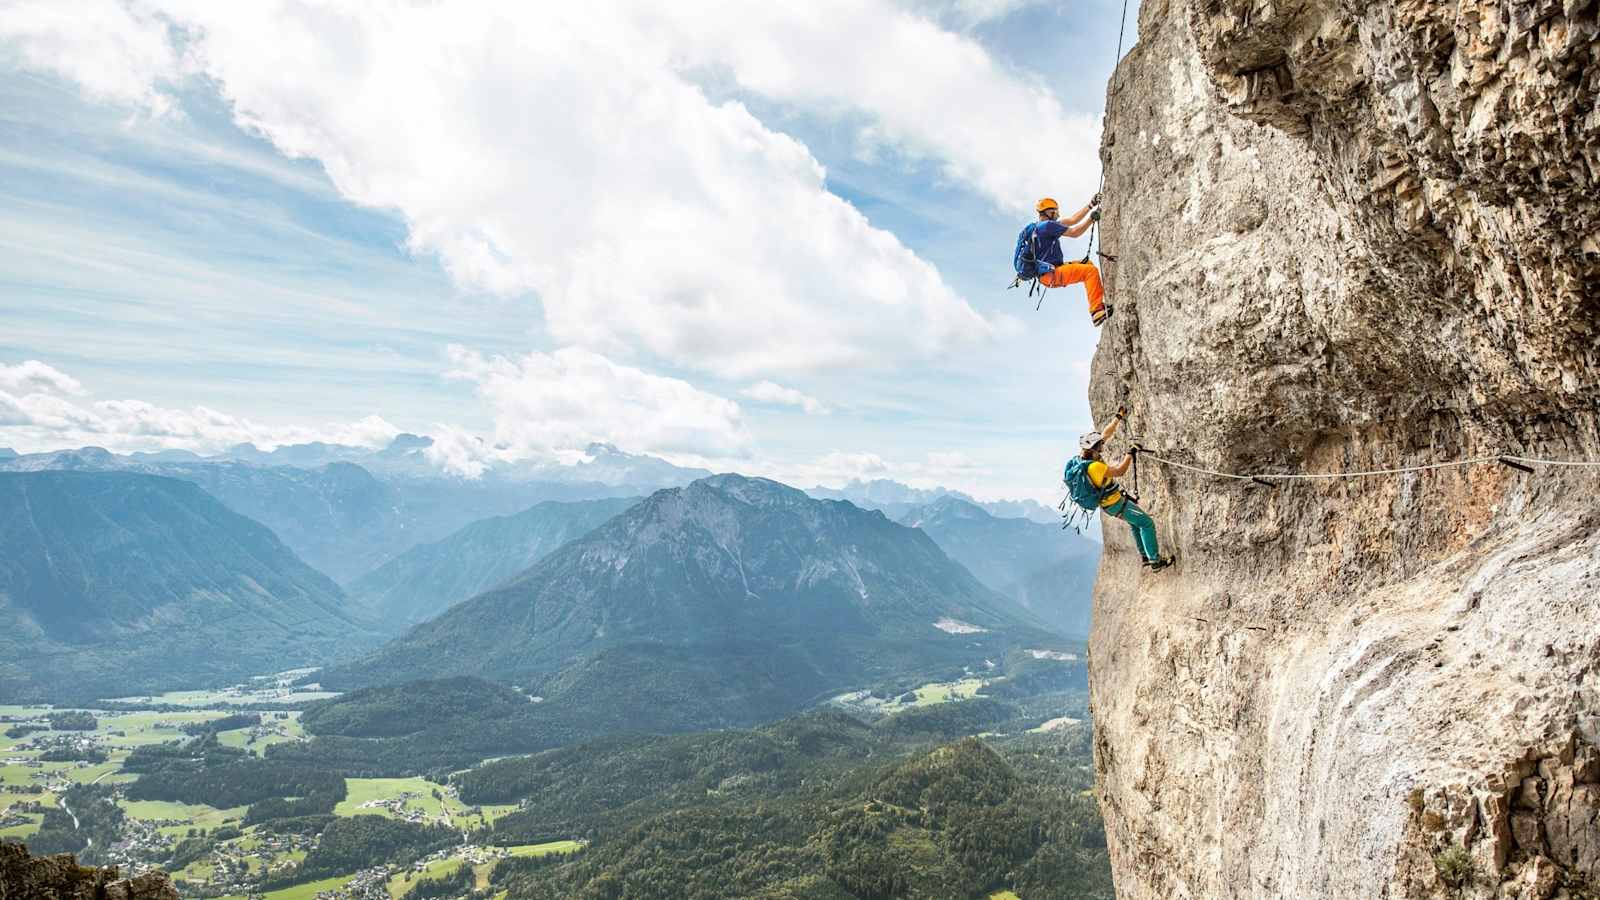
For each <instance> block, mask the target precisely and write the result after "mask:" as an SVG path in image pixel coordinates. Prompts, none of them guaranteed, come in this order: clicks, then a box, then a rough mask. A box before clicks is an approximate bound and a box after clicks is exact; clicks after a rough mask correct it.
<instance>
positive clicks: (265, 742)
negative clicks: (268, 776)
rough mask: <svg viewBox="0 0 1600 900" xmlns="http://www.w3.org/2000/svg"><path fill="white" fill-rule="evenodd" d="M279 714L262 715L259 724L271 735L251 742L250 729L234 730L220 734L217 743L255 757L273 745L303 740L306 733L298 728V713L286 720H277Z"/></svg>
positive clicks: (261, 736)
mask: <svg viewBox="0 0 1600 900" xmlns="http://www.w3.org/2000/svg"><path fill="white" fill-rule="evenodd" d="M278 715H280V714H279V713H263V714H262V719H261V724H262V726H264V727H266V728H271V729H274V731H273V733H271V734H265V735H259V736H257V737H256V738H255V741H254V742H253V743H252V742H251V732H252V731H254V730H255V729H252V728H235V729H234V730H232V731H224V732H220V733H219V734H218V735H217V742H218V743H220V744H222V745H223V746H224V747H237V748H239V749H241V750H249V751H251V752H252V753H254V754H256V755H257V756H260V755H262V754H263V753H265V752H266V750H267V748H268V747H271V746H272V745H273V744H287V743H289V742H291V741H301V740H305V737H306V732H305V729H304V728H301V727H300V713H298V712H291V713H289V714H288V717H287V718H284V719H280V718H278Z"/></svg>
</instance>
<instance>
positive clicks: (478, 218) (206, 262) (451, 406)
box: [0, 0, 1136, 500]
mask: <svg viewBox="0 0 1600 900" xmlns="http://www.w3.org/2000/svg"><path fill="white" fill-rule="evenodd" d="M1120 11H1121V5H1120V4H1119V3H1115V2H1109V0H1108V2H1101V0H1077V2H1068V3H1060V4H1047V3H1040V2H1034V0H928V2H911V0H851V2H814V3H807V4H771V5H767V6H759V5H756V4H749V3H732V2H713V0H683V2H674V3H671V4H660V3H627V2H610V0H590V2H587V3H583V4H547V3H526V2H491V0H481V2H480V0H463V2H453V3H442V2H424V0H408V2H400V0H394V2H387V0H359V2H358V0H348V2H342V0H260V2H254V3H250V4H233V3H228V4H219V3H216V2H214V0H0V322H4V323H5V324H4V327H3V328H0V447H11V448H14V449H16V450H18V451H20V452H37V451H42V450H51V449H59V448H64V447H76V446H84V445H95V446H102V447H107V448H109V449H112V450H115V451H131V450H153V449H161V448H185V449H191V450H196V451H198V452H202V453H206V452H215V451H218V450H221V449H223V448H225V447H227V446H230V445H232V444H236V443H241V442H244V441H251V442H254V443H256V444H257V445H258V446H261V447H263V448H271V447H273V446H278V445H281V444H286V443H297V442H303V441H308V440H328V441H335V442H340V443H350V444H359V445H364V446H374V447H376V446H382V445H383V444H385V443H386V442H387V441H388V440H390V439H392V438H393V436H394V435H396V434H398V433H401V432H413V433H421V434H428V435H431V436H433V437H434V438H435V440H436V444H435V446H434V448H433V451H432V453H433V459H434V461H435V462H436V463H437V464H438V465H439V466H440V468H441V470H443V471H446V472H449V473H452V474H456V475H459V476H461V477H473V476H475V475H477V474H478V473H481V472H482V471H483V470H484V468H485V467H486V466H489V465H492V464H494V463H495V462H497V461H508V460H514V459H528V458H538V459H553V460H561V461H566V462H572V461H575V460H576V459H578V458H580V457H581V456H582V452H583V448H584V447H586V446H587V445H588V444H589V443H590V442H592V441H604V442H609V443H612V444H615V445H616V446H618V447H621V448H622V449H624V450H628V451H631V452H639V453H650V454H654V455H658V456H663V457H665V458H668V459H671V460H673V461H676V462H680V463H684V464H694V465H702V466H706V467H708V468H712V469H716V470H720V471H740V472H746V473H749V474H758V475H767V476H770V477H775V478H778V479H780V480H783V481H786V482H789V483H791V484H796V485H800V486H811V485H813V484H830V485H837V484H840V483H842V482H843V481H845V480H848V479H851V478H893V479H896V480H899V481H903V482H906V483H909V484H913V485H916V486H921V487H931V486H935V485H939V486H946V487H950V488H956V489H961V490H964V491H967V492H969V493H971V494H973V495H975V496H978V497H980V498H986V499H992V498H1000V497H1012V498H1021V497H1029V498H1034V499H1040V500H1053V499H1054V498H1055V497H1056V496H1057V495H1058V494H1059V490H1058V485H1059V481H1060V466H1061V462H1062V460H1063V459H1064V458H1065V457H1066V455H1068V453H1069V452H1070V451H1071V449H1072V448H1073V447H1074V446H1075V444H1076V438H1077V435H1078V434H1079V433H1080V432H1082V431H1085V430H1088V429H1089V428H1090V427H1091V425H1090V423H1089V421H1088V415H1089V414H1088V409H1087V405H1086V400H1085V394H1086V388H1087V384H1086V379H1087V376H1088V369H1089V360H1090V358H1091V356H1092V354H1093V351H1094V346H1095V341H1096V337H1097V332H1096V331H1095V330H1094V329H1093V328H1092V327H1091V326H1090V323H1089V320H1088V315H1087V307H1086V303H1085V299H1084V295H1083V290H1082V288H1081V287H1071V288H1065V289H1058V290H1056V291H1052V292H1051V293H1050V295H1049V297H1048V299H1047V300H1046V301H1045V304H1044V308H1043V309H1042V310H1039V311H1035V309H1034V303H1033V301H1031V300H1029V299H1028V298H1026V297H1025V296H1024V292H1023V291H1022V290H1014V291H1008V290H1006V285H1007V284H1008V283H1009V281H1010V256H1011V251H1012V246H1013V243H1014V241H1015V238H1016V233H1017V231H1018V230H1019V229H1020V228H1021V227H1022V225H1023V224H1025V223H1026V222H1027V221H1029V220H1031V219H1032V218H1033V212H1032V210H1033V204H1034V201H1036V200H1037V199H1038V197H1039V196H1041V195H1050V196H1053V197H1056V198H1057V199H1059V200H1060V201H1061V204H1062V207H1063V209H1064V210H1065V211H1071V210H1072V209H1075V208H1076V207H1077V206H1079V205H1080V204H1082V203H1083V202H1084V201H1086V200H1087V199H1088V198H1089V197H1090V196H1091V195H1092V194H1093V193H1094V191H1095V187H1096V184H1097V182H1098V178H1099V163H1098V154H1097V148H1098V143H1099V133H1100V116H1101V111H1102V107H1103V101H1104V91H1105V84H1106V80H1107V78H1108V77H1109V74H1110V72H1111V68H1112V66H1113V64H1114V58H1113V57H1114V56H1115V49H1116V37H1117V26H1118V16H1119V14H1120ZM1135 13H1136V11H1135V10H1133V9H1130V11H1129V14H1128V15H1129V36H1128V38H1127V41H1126V43H1127V46H1130V47H1131V45H1132V43H1133V41H1134V40H1135V37H1134V35H1133V30H1132V29H1133V20H1134V19H1135V18H1136V14H1135ZM1124 49H1125V50H1126V47H1125V48H1124ZM1081 250H1082V242H1081V241H1079V242H1077V243H1076V244H1074V245H1072V246H1069V247H1068V248H1067V253H1068V254H1069V255H1071V254H1072V253H1074V252H1081ZM1112 301H1113V302H1115V298H1112Z"/></svg>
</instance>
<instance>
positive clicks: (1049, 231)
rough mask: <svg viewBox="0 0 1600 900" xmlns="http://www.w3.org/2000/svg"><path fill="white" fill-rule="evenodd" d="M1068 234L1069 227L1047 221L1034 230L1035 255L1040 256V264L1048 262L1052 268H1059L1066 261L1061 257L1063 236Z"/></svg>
mask: <svg viewBox="0 0 1600 900" xmlns="http://www.w3.org/2000/svg"><path fill="white" fill-rule="evenodd" d="M1066 233H1067V226H1065V225H1063V224H1061V223H1060V222H1053V221H1050V220H1049V219H1046V220H1045V221H1043V222H1040V223H1039V225H1038V227H1037V228H1035V229H1033V248H1034V253H1036V254H1038V256H1039V261H1040V262H1047V263H1049V264H1050V265H1052V266H1059V265H1061V264H1062V263H1063V262H1065V261H1066V260H1065V259H1064V258H1063V257H1062V256H1061V236H1062V235H1063V234H1066Z"/></svg>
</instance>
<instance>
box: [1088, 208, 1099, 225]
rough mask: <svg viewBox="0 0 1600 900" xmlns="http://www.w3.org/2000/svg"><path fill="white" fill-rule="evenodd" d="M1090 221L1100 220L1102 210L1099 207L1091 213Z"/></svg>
mask: <svg viewBox="0 0 1600 900" xmlns="http://www.w3.org/2000/svg"><path fill="white" fill-rule="evenodd" d="M1089 221H1091V222H1098V221H1100V210H1098V209H1097V210H1095V211H1094V212H1091V213H1089Z"/></svg>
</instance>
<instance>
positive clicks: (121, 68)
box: [0, 0, 182, 115]
mask: <svg viewBox="0 0 1600 900" xmlns="http://www.w3.org/2000/svg"><path fill="white" fill-rule="evenodd" d="M0 40H5V41H7V42H8V43H9V45H10V46H11V47H13V48H15V50H16V52H17V53H18V54H19V55H20V57H21V59H20V62H21V63H22V64H23V65H25V66H27V67H28V68H30V69H35V70H39V71H44V72H50V73H52V74H56V75H61V76H64V77H67V78H69V79H71V80H73V81H76V82H77V83H78V84H79V85H81V86H82V88H83V91H84V93H85V94H87V95H89V96H90V97H92V98H94V99H96V100H104V101H110V102H113V103H118V104H122V105H125V106H132V107H135V108H138V109H141V110H144V111H147V112H150V113H153V114H157V115H160V114H163V113H166V112H168V111H169V110H170V109H171V108H172V101H171V99H170V98H169V97H168V96H167V94H166V93H165V92H164V91H163V89H162V87H163V85H165V84H167V83H170V82H172V81H174V80H176V79H177V78H178V77H179V76H180V75H181V74H182V69H181V66H180V64H179V55H178V53H177V51H176V50H175V49H174V48H173V46H172V42H171V40H170V38H169V35H168V32H167V25H166V23H165V22H163V21H161V20H160V19H159V18H157V17H156V16H154V15H152V14H151V13H150V12H149V11H148V10H145V9H138V8H133V7H130V6H129V5H127V4H124V3H121V2H118V0H73V2H68V3H63V2H61V0H8V2H6V3H5V4H4V5H3V8H0Z"/></svg>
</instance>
